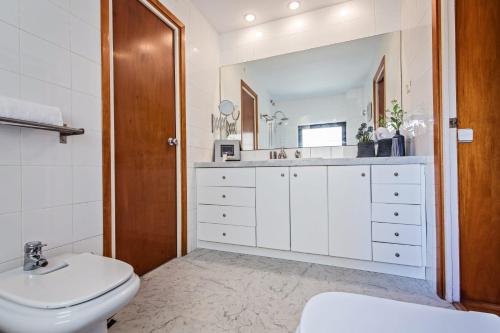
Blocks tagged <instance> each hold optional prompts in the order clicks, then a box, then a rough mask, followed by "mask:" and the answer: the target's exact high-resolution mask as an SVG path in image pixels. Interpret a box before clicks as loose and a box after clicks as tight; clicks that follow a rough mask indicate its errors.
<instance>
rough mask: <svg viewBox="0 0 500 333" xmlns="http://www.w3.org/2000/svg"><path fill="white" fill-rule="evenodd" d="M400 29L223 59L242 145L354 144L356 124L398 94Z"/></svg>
mask: <svg viewBox="0 0 500 333" xmlns="http://www.w3.org/2000/svg"><path fill="white" fill-rule="evenodd" d="M400 37H401V36H400V32H394V33H389V34H383V35H378V36H373V37H368V38H363V39H358V40H354V41H349V42H345V43H338V44H334V45H330V46H325V47H320V48H315V49H311V50H306V51H301V52H295V53H289V54H285V55H280V56H276V57H271V58H266V59H261V60H256V61H251V62H246V63H241V64H235V65H228V66H224V67H222V68H221V71H220V79H221V82H220V89H221V91H220V95H221V100H230V101H232V102H233V103H234V104H235V107H236V108H237V109H238V110H239V111H240V112H241V116H240V117H239V119H238V121H237V124H236V128H237V130H236V133H235V134H234V133H233V134H229V136H228V137H227V136H224V135H223V138H229V139H238V140H241V146H242V149H243V150H254V149H274V148H280V147H285V148H295V147H320V146H342V145H356V144H357V140H356V138H355V136H356V132H357V129H358V127H359V126H360V124H361V123H363V122H366V123H368V124H371V125H373V126H375V127H377V126H378V123H379V119H380V118H381V117H384V114H385V110H386V109H388V108H389V105H390V101H391V100H392V99H394V98H396V99H398V100H399V101H401V38H400Z"/></svg>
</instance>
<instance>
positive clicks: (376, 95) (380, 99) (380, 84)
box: [373, 56, 385, 128]
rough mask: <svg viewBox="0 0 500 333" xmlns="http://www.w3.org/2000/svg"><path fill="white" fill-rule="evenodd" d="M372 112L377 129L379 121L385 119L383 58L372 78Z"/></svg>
mask: <svg viewBox="0 0 500 333" xmlns="http://www.w3.org/2000/svg"><path fill="white" fill-rule="evenodd" d="M373 111H374V113H373V123H374V125H375V128H377V127H378V126H379V123H380V119H383V118H385V56H384V57H382V60H381V61H380V65H379V66H378V69H377V72H376V73H375V76H374V77H373Z"/></svg>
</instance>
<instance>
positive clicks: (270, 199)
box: [256, 168, 290, 251]
mask: <svg viewBox="0 0 500 333" xmlns="http://www.w3.org/2000/svg"><path fill="white" fill-rule="evenodd" d="M256 177H257V179H256V181H257V183H256V207H257V246H258V247H265V248H269V249H278V250H288V251H289V250H290V195H289V194H290V178H289V169H288V168H257V171H256Z"/></svg>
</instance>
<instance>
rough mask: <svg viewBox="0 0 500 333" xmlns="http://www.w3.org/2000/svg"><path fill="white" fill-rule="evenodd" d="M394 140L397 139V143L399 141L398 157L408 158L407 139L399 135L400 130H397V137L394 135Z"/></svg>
mask: <svg viewBox="0 0 500 333" xmlns="http://www.w3.org/2000/svg"><path fill="white" fill-rule="evenodd" d="M394 138H395V139H397V141H398V151H399V155H397V156H406V149H405V137H404V135H401V134H400V133H399V130H397V131H396V135H394Z"/></svg>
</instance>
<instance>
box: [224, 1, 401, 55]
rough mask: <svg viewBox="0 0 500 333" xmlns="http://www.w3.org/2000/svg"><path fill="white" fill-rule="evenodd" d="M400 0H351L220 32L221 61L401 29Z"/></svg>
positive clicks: (317, 45) (337, 41) (298, 48)
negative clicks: (248, 26) (240, 28)
mask: <svg viewBox="0 0 500 333" xmlns="http://www.w3.org/2000/svg"><path fill="white" fill-rule="evenodd" d="M400 2H401V0H350V1H345V2H342V3H340V4H337V5H334V6H331V7H326V8H323V9H319V10H315V11H311V12H307V13H304V14H299V15H295V16H293V17H288V18H285V19H281V20H276V21H272V22H269V23H265V24H261V25H257V26H255V27H252V28H247V29H242V30H238V31H234V32H229V33H225V34H223V35H221V37H220V45H221V64H223V65H228V64H235V63H240V62H245V61H250V60H255V59H261V58H266V57H271V56H275V55H279V54H285V53H290V52H295V51H300V50H306V49H310V48H314V47H319V46H324V45H330V44H334V43H340V42H345V41H349V40H354V39H358V38H362V37H368V36H373V35H378V34H382V33H386V32H392V31H397V30H400Z"/></svg>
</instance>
